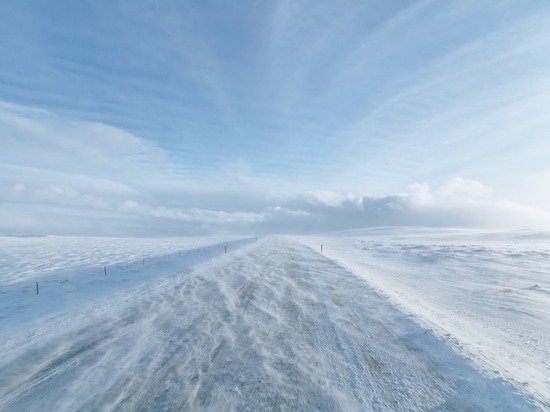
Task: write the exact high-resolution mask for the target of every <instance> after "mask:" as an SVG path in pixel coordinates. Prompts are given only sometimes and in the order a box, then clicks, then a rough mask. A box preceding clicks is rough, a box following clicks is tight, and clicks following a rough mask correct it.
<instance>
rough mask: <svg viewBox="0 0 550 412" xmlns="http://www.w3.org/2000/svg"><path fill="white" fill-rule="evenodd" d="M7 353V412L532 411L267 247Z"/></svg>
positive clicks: (301, 261)
mask: <svg viewBox="0 0 550 412" xmlns="http://www.w3.org/2000/svg"><path fill="white" fill-rule="evenodd" d="M44 330H45V332H44V333H43V334H42V335H41V336H40V338H39V339H33V338H32V334H31V335H29V334H28V333H27V335H26V337H27V339H26V341H22V340H17V337H14V339H12V341H11V342H7V343H6V344H4V345H3V347H1V348H0V353H1V354H2V355H1V358H0V399H1V401H0V409H1V410H79V409H87V410H97V409H101V410H137V409H139V410H202V409H208V410H265V409H270V410H272V409H280V410H304V409H312V410H346V411H350V410H387V411H390V410H391V411H396V410H397V411H398V410H431V409H454V410H465V409H475V410H483V409H485V410H529V409H530V408H532V407H533V406H532V405H531V404H530V403H528V400H527V399H526V398H524V397H522V396H520V395H518V394H516V393H514V391H513V387H512V386H511V385H509V384H506V383H504V382H503V381H502V380H491V379H489V378H486V377H484V376H482V375H481V374H479V373H478V372H477V371H476V370H475V369H474V368H473V367H472V366H470V365H469V363H468V362H467V361H466V360H465V359H463V358H461V357H459V356H458V355H456V354H455V353H454V352H453V351H452V350H451V349H449V348H448V347H447V346H446V345H445V344H443V343H442V342H441V341H439V340H438V339H437V338H436V337H435V336H434V335H432V334H431V333H430V332H429V331H428V330H425V329H421V328H419V327H418V326H417V325H416V324H415V323H413V322H412V321H411V320H410V319H409V318H408V317H407V316H406V315H403V314H402V313H400V312H399V311H397V310H396V309H395V308H394V307H393V306H391V305H390V304H388V303H387V302H386V301H385V299H384V298H382V297H380V296H379V295H378V294H376V293H375V292H374V291H373V290H372V289H370V288H369V286H368V285H367V284H366V282H364V281H363V280H362V279H360V278H358V277H356V276H354V275H353V274H352V273H350V272H348V271H346V270H345V269H343V268H342V267H341V266H338V265H337V264H335V263H334V262H333V261H331V260H329V259H327V258H325V257H324V256H321V255H320V254H318V253H315V252H313V251H312V250H311V249H309V248H307V247H306V246H304V245H301V244H299V243H298V242H295V241H293V240H291V239H289V238H283V237H279V238H276V237H269V238H265V239H262V240H260V241H258V242H256V243H254V244H252V245H249V246H245V247H243V248H241V249H239V250H237V251H235V252H233V253H230V254H228V255H223V256H222V257H220V258H218V259H216V260H213V261H210V262H209V263H205V264H203V265H202V266H200V267H197V268H195V269H194V270H192V271H190V272H186V273H182V274H181V275H179V276H176V277H175V278H171V279H166V280H162V281H157V282H155V283H152V284H150V285H149V286H148V287H144V288H142V289H141V290H140V291H139V293H132V294H128V295H127V296H126V298H125V299H120V300H119V301H117V302H111V303H110V304H108V305H103V306H102V308H101V309H98V310H97V311H95V312H93V311H92V313H91V314H90V312H89V311H88V312H86V313H80V314H79V313H76V314H74V316H72V317H71V318H70V319H66V321H65V323H64V325H63V329H61V328H60V327H59V324H56V323H52V324H51V325H50V327H49V329H48V327H46V328H45V329H44Z"/></svg>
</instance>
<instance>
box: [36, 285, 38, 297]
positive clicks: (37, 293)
mask: <svg viewBox="0 0 550 412" xmlns="http://www.w3.org/2000/svg"><path fill="white" fill-rule="evenodd" d="M36 294H37V295H38V282H36Z"/></svg>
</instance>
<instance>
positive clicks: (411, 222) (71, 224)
mask: <svg viewBox="0 0 550 412" xmlns="http://www.w3.org/2000/svg"><path fill="white" fill-rule="evenodd" d="M81 190H82V189H80V190H77V189H75V188H74V187H70V186H66V185H54V184H50V185H32V184H28V183H25V182H16V183H14V184H13V185H11V186H10V187H7V186H6V185H4V186H3V188H2V192H1V195H0V200H1V201H2V227H0V230H1V231H2V232H4V233H43V234H86V235H197V234H210V233H241V234H266V233H314V232H326V231H336V230H346V229H354V228H362V227H375V226H430V227H471V228H475V227H477V228H510V229H511V228H537V229H540V228H550V212H548V211H545V210H542V209H537V208H533V207H528V206H525V205H521V204H518V203H515V202H512V201H508V200H502V199H497V198H495V197H494V195H493V194H492V192H491V190H490V189H489V188H487V187H485V186H483V185H482V184H481V183H479V182H476V181H472V180H466V179H463V178H460V177H459V178H455V179H452V180H451V181H449V182H447V183H445V184H444V185H443V186H441V187H440V188H438V189H435V190H432V189H431V188H430V187H429V186H428V185H427V184H412V185H411V186H410V187H409V190H408V191H407V192H406V193H400V194H393V195H388V196H384V197H374V196H366V195H357V194H353V193H338V192H331V191H315V192H307V193H294V194H287V195H281V194H279V195H278V196H277V197H275V198H272V197H269V196H268V197H262V196H263V195H262V194H258V193H256V194H250V196H251V197H255V201H254V202H253V203H254V204H255V205H256V207H255V208H252V209H251V208H250V207H249V206H248V204H249V203H248V202H247V201H246V199H244V201H243V202H242V204H240V208H238V209H239V210H223V209H206V208H200V207H181V206H177V205H169V206H168V205H162V204H147V203H142V202H140V201H137V200H134V198H135V197H136V196H132V193H131V192H129V191H126V192H124V191H122V192H121V193H118V194H117V196H112V195H110V193H111V191H110V190H107V191H105V192H103V193H99V192H98V191H97V190H96V191H94V192H87V191H86V190H83V191H81ZM121 194H124V195H126V196H124V195H123V196H121ZM212 196H214V197H215V196H216V194H215V193H210V194H209V198H210V199H209V201H212V200H211V198H212ZM227 196H232V195H231V194H228V193H220V194H219V199H218V203H219V204H223V203H224V198H227ZM233 196H235V198H238V197H239V193H235V194H234V195H233ZM124 197H126V198H125V199H123V198H124ZM195 201H196V202H197V203H200V199H196V200H195ZM232 204H233V207H234V209H235V206H236V205H237V204H238V201H237V200H236V199H233V201H232Z"/></svg>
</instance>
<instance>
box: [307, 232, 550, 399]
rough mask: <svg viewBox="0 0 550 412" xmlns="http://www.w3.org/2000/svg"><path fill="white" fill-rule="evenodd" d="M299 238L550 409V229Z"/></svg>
mask: <svg viewBox="0 0 550 412" xmlns="http://www.w3.org/2000/svg"><path fill="white" fill-rule="evenodd" d="M300 240H301V241H302V242H303V243H306V244H308V245H309V246H310V247H312V248H314V249H315V250H317V251H320V248H321V244H322V245H323V254H324V255H325V256H327V257H329V258H331V259H333V260H334V261H336V262H338V263H339V264H341V265H342V266H344V267H346V268H348V269H350V270H351V271H353V272H354V273H356V274H357V275H359V276H361V277H362V278H363V279H365V280H367V282H368V284H369V285H371V286H372V287H374V288H375V289H376V290H377V291H378V292H379V293H381V294H383V295H384V296H386V297H388V298H389V300H390V301H392V302H393V303H394V304H396V306H397V307H399V308H400V309H401V310H402V311H404V312H405V313H410V314H412V315H414V317H415V319H416V320H417V321H418V322H419V324H420V325H422V326H423V327H426V328H430V329H433V330H434V331H435V333H436V334H437V335H438V336H439V337H440V338H441V339H443V340H444V341H446V342H448V343H449V344H451V345H452V346H453V347H454V348H455V349H456V350H457V351H458V352H459V353H461V354H463V355H464V356H466V357H468V358H470V359H472V360H473V361H474V362H475V364H476V366H477V367H478V368H479V369H480V370H482V371H483V372H484V373H485V374H487V375H488V376H492V377H503V378H504V379H506V380H507V381H509V382H512V383H513V384H514V385H515V386H516V387H518V388H520V389H521V390H522V391H524V392H525V393H528V394H530V395H532V396H534V397H536V398H537V399H538V400H539V401H540V403H541V407H545V408H548V409H550V234H549V233H548V232H535V231H518V232H511V233H510V232H493V233H491V232H486V233H471V232H468V231H465V230H453V231H451V230H448V231H441V230H437V231H436V230H419V229H417V230H411V229H403V228H398V229H396V228H394V229H372V230H362V231H351V232H346V233H341V234H339V235H334V236H322V237H302V238H300Z"/></svg>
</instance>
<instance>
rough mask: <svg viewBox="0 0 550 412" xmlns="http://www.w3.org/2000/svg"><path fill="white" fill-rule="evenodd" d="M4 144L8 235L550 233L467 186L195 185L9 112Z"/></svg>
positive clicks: (104, 135)
mask: <svg viewBox="0 0 550 412" xmlns="http://www.w3.org/2000/svg"><path fill="white" fill-rule="evenodd" d="M0 133H1V134H2V136H3V137H2V140H1V142H0V234H1V233H3V234H9V233H13V234H29V233H38V234H59V235H69V234H70V235H78V234H82V235H121V236H128V235H130V236H131V235H198V234H210V233H240V234H266V233H313V232H327V231H336V230H345V229H354V228H362V227H373V226H432V227H479V228H535V229H543V228H550V212H549V211H548V210H544V209H541V208H536V207H532V206H527V205H524V204H519V203H517V202H512V201H510V200H506V199H503V198H501V197H500V196H497V195H496V194H495V193H494V192H493V190H492V189H491V188H489V187H487V186H485V185H484V184H482V183H480V182H478V181H475V180H469V179H464V178H462V177H456V178H453V179H451V180H449V181H448V182H446V183H444V184H443V185H441V186H440V187H437V188H431V187H430V186H429V185H428V184H426V183H413V184H411V185H410V186H409V187H408V189H407V190H406V192H404V193H395V194H389V195H386V196H370V195H365V194H361V193H357V192H349V191H335V190H327V189H326V188H323V187H320V188H319V186H321V185H319V184H312V185H310V186H308V187H304V186H298V185H297V184H291V183H289V182H288V181H285V180H283V179H280V178H278V177H276V176H275V177H265V176H264V177H258V176H256V175H253V174H251V173H247V171H246V170H243V169H242V168H234V169H231V168H221V166H220V168H221V169H220V170H219V171H215V173H214V172H213V174H214V175H215V177H213V176H202V177H200V178H199V176H195V177H194V178H189V177H188V176H186V175H185V174H182V173H179V171H178V170H179V169H178V167H179V164H178V162H176V161H174V160H173V159H171V158H170V156H169V154H168V153H167V152H165V151H164V150H163V149H162V148H160V147H158V146H157V144H155V143H154V142H150V141H148V140H146V139H142V138H140V137H138V136H135V135H132V134H130V133H128V132H126V131H123V130H120V129H117V128H115V127H112V126H108V125H103V124H100V123H93V122H83V121H75V120H70V119H64V118H61V117H59V116H56V115H54V114H52V113H50V112H47V111H43V110H37V109H33V108H28V107H24V106H18V105H13V104H10V103H7V102H2V101H0ZM245 169H246V168H245ZM315 186H317V188H314V189H311V188H310V187H315Z"/></svg>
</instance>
